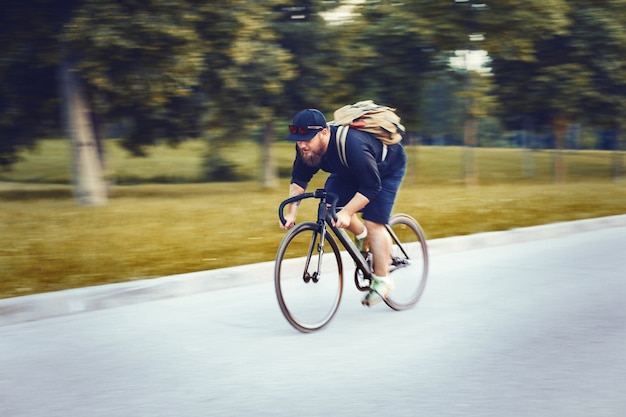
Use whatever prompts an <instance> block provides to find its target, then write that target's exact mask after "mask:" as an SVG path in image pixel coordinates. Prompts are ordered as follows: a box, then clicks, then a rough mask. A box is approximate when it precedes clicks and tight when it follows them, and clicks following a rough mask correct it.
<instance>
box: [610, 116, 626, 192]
mask: <svg viewBox="0 0 626 417" xmlns="http://www.w3.org/2000/svg"><path fill="white" fill-rule="evenodd" d="M613 140H614V141H615V145H614V146H613V164H612V165H613V167H612V173H613V181H615V182H621V181H624V150H626V129H624V128H622V129H619V130H618V131H617V132H616V134H615V136H614V139H613Z"/></svg>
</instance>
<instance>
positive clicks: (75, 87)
mask: <svg viewBox="0 0 626 417" xmlns="http://www.w3.org/2000/svg"><path fill="white" fill-rule="evenodd" d="M59 79H60V90H61V97H63V113H64V116H65V117H64V118H65V123H66V129H67V133H68V135H69V137H70V140H71V143H72V154H73V165H72V167H73V169H72V173H73V180H74V196H75V197H76V199H77V200H78V202H79V203H80V204H82V205H103V204H106V203H107V187H106V182H105V178H104V175H103V170H102V163H101V159H100V158H101V156H102V155H101V154H100V152H99V150H98V144H97V142H96V136H95V131H94V126H93V123H92V120H91V113H90V109H89V104H88V102H87V97H86V95H85V91H84V89H83V87H82V85H81V80H80V78H79V76H78V74H77V72H76V70H75V69H74V66H73V65H72V63H71V62H70V61H69V60H68V59H65V60H64V61H63V62H62V63H61V66H60V77H59Z"/></svg>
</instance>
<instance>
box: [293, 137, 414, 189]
mask: <svg viewBox="0 0 626 417" xmlns="http://www.w3.org/2000/svg"><path fill="white" fill-rule="evenodd" d="M337 128H338V127H337V126H330V131H331V135H330V141H329V143H328V149H327V151H326V155H324V157H323V158H322V160H321V162H320V165H319V166H316V167H310V166H308V165H306V164H305V163H304V161H303V160H302V158H301V157H300V155H299V154H298V152H297V149H296V159H295V160H294V163H293V170H292V174H291V182H292V183H295V184H298V185H299V186H300V187H302V188H303V189H306V187H307V185H308V183H309V181H311V178H313V175H315V174H316V173H317V172H318V171H319V170H320V169H321V170H323V171H325V172H329V173H334V174H336V175H339V176H341V177H345V178H349V179H351V180H352V181H353V182H354V183H355V184H358V190H357V192H359V193H361V194H363V195H364V196H365V197H367V198H368V199H369V200H370V201H371V200H373V199H374V197H376V194H378V192H379V191H380V189H381V178H384V177H385V176H387V175H389V174H390V173H393V172H395V171H397V170H399V169H402V168H403V167H404V165H405V164H406V156H405V154H404V148H403V147H402V145H401V144H395V145H389V146H387V154H386V156H385V159H384V160H383V143H382V142H381V141H380V140H378V139H376V138H375V137H374V136H372V135H370V134H369V133H367V132H363V131H360V130H357V129H350V130H349V131H348V135H347V137H346V143H345V149H346V157H347V161H348V167H346V166H344V165H343V163H342V162H341V160H340V159H339V152H338V150H337ZM296 146H297V145H296Z"/></svg>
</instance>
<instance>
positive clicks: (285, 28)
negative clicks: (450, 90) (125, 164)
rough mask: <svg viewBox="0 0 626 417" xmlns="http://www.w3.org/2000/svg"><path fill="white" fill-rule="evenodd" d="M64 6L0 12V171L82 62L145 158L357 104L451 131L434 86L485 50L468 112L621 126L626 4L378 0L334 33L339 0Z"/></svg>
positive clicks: (101, 120) (128, 1)
mask: <svg viewBox="0 0 626 417" xmlns="http://www.w3.org/2000/svg"><path fill="white" fill-rule="evenodd" d="M57 3H58V4H54V6H52V5H51V4H50V2H47V1H43V0H20V1H17V0H7V1H5V3H4V4H3V13H2V14H0V41H1V43H2V45H3V47H2V49H1V50H0V78H2V79H3V80H4V81H5V82H3V83H2V85H0V166H10V165H11V164H13V163H15V162H16V160H17V159H16V157H17V155H19V151H20V150H21V149H24V148H28V147H32V146H33V145H34V143H35V142H36V138H37V137H46V136H50V134H51V133H52V134H55V135H56V134H59V132H60V131H61V129H60V126H59V125H60V124H59V122H58V119H59V117H58V116H59V111H58V108H59V102H58V101H59V100H58V97H57V96H58V93H57V91H58V87H57V85H56V74H57V67H58V65H59V64H60V63H61V62H62V61H63V60H65V59H71V60H72V61H73V62H76V63H77V68H79V70H80V76H81V77H82V78H83V80H84V82H85V84H86V86H87V93H88V96H89V99H90V103H91V107H92V111H93V112H94V121H95V122H96V125H97V126H96V127H97V128H99V129H104V128H106V127H107V126H110V125H111V124H114V123H115V124H116V125H118V126H124V129H123V132H122V133H123V136H124V140H123V142H122V143H123V144H124V146H125V147H126V148H127V149H130V150H131V151H132V152H133V153H134V154H137V155H145V153H146V149H147V146H148V145H151V146H152V145H155V144H158V143H161V142H162V141H163V140H165V141H166V142H168V143H170V144H178V143H180V142H182V141H184V140H186V139H188V138H200V137H204V138H206V139H207V140H208V141H209V142H211V144H212V145H215V146H225V145H226V146H230V145H231V144H232V143H234V142H235V141H237V140H241V139H249V138H251V137H258V136H259V135H264V143H265V144H266V146H269V145H268V144H270V143H271V139H272V138H271V137H269V136H271V135H272V131H273V126H272V121H274V120H277V121H278V122H277V125H280V123H282V122H283V121H285V120H288V119H289V118H290V117H291V116H292V115H293V114H294V113H295V112H296V111H298V110H300V109H301V108H305V107H317V108H320V110H322V111H324V113H326V114H327V115H330V112H331V111H332V110H334V109H336V108H338V107H339V106H341V105H344V104H347V103H352V102H355V101H358V100H361V99H372V100H374V101H376V102H379V103H381V104H387V105H390V106H393V107H396V108H397V109H398V113H399V114H400V115H401V116H402V118H403V123H404V124H405V125H406V126H407V127H408V128H409V129H410V130H412V131H420V130H421V131H429V132H432V134H433V135H441V134H444V133H441V132H443V131H444V130H446V131H448V132H449V131H453V130H455V129H457V130H458V129H459V128H458V127H453V126H448V127H445V120H448V121H451V120H456V119H455V117H456V116H454V115H453V114H452V113H456V112H457V107H456V106H454V105H453V106H452V108H450V109H445V108H444V109H442V110H441V111H440V113H443V114H437V112H436V111H435V110H434V109H435V108H441V107H442V106H443V105H442V104H441V103H440V104H437V100H436V95H435V93H434V91H435V90H437V89H438V88H442V87H441V85H435V86H430V85H429V83H430V80H429V78H427V77H426V76H430V75H431V74H433V73H434V72H437V71H445V70H446V68H447V65H448V60H447V58H448V57H449V55H450V54H451V53H453V51H456V50H466V49H484V50H486V51H488V52H489V54H490V57H491V58H492V61H493V62H492V68H493V74H494V76H493V77H484V76H483V77H476V76H474V75H472V76H469V77H470V80H471V82H468V83H465V84H458V85H457V87H455V88H457V92H458V93H459V96H460V97H462V98H463V99H465V103H466V104H470V106H469V107H468V108H467V110H469V111H468V113H467V114H468V115H469V116H471V117H478V118H483V117H487V116H496V117H498V118H500V119H501V121H502V122H503V123H504V124H505V125H506V126H507V127H508V128H514V129H521V128H529V127H530V128H534V129H536V130H542V129H543V130H545V129H546V128H547V127H548V126H549V125H550V124H551V123H552V120H553V119H554V118H555V117H556V115H560V116H561V117H567V118H568V119H569V120H571V121H576V122H580V123H585V124H588V125H592V126H598V127H603V128H607V129H618V128H622V129H623V127H624V126H622V124H623V123H624V122H623V120H624V118H623V117H621V115H622V114H624V113H625V111H626V60H625V59H624V56H626V51H625V48H626V46H625V45H626V17H625V16H626V14H624V13H623V11H624V10H625V9H626V0H599V1H592V0H575V1H566V0H528V1H525V2H519V1H513V0H501V1H497V2H496V1H488V2H480V1H474V0H468V1H464V2H455V1H452V0H450V1H435V0H407V1H404V2H389V1H375V0H369V1H364V2H360V3H357V4H353V6H354V10H353V12H354V14H353V16H352V17H351V18H350V19H348V20H344V21H342V22H341V24H336V23H332V22H331V23H329V22H327V21H325V20H324V19H323V18H322V16H321V14H320V13H322V12H328V11H329V9H332V8H333V7H336V6H338V5H342V4H344V3H347V2H344V1H338V2H328V1H324V0H306V1H300V0H270V1H264V0H252V1H250V0H224V1H220V2H211V1H209V2H207V1H201V0H171V1H161V0H123V1H118V2H102V1H97V0H70V1H64V2H60V3H59V2H57ZM480 4H486V6H487V7H479V5H480ZM478 33H480V34H482V35H483V36H484V39H483V40H482V41H480V42H470V40H469V35H472V34H478ZM467 87H470V88H467ZM492 91H493V92H495V94H496V97H497V99H498V101H499V102H498V103H497V105H494V104H495V103H493V96H492V93H491V92H492ZM425 106H428V108H426V107H425ZM438 106H439V107H438ZM494 109H496V110H494ZM496 111H497V112H496ZM494 112H496V113H495V114H494ZM448 113H450V114H448ZM33 120H36V121H37V123H33V122H32V121H33ZM278 130H280V127H279V128H278ZM261 132H263V133H261ZM448 132H446V133H445V134H449V133H448ZM279 136H280V135H279ZM209 165H212V164H211V163H209ZM218 165H219V164H218Z"/></svg>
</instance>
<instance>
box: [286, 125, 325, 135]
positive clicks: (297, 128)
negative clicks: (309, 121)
mask: <svg viewBox="0 0 626 417" xmlns="http://www.w3.org/2000/svg"><path fill="white" fill-rule="evenodd" d="M322 129H324V126H294V125H289V132H290V133H299V134H301V135H304V134H305V133H307V132H308V131H309V130H322Z"/></svg>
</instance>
